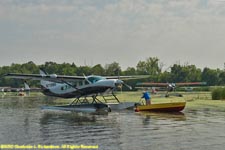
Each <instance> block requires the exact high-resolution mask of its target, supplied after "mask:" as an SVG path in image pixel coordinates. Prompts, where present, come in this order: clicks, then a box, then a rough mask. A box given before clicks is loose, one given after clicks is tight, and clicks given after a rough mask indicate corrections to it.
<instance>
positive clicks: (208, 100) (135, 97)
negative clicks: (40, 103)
mask: <svg viewBox="0 0 225 150" xmlns="http://www.w3.org/2000/svg"><path fill="white" fill-rule="evenodd" d="M179 94H182V95H183V97H175V96H170V97H168V98H166V97H165V92H162V93H157V94H156V95H152V103H166V102H176V101H186V102H187V104H186V109H187V110H188V109H195V110H197V109H213V110H220V111H225V100H212V96H211V92H180V93H179ZM116 95H117V97H118V99H119V100H120V101H121V102H144V99H141V96H142V92H141V91H137V92H117V93H116ZM171 95H172V93H171ZM7 96H10V97H11V96H17V95H16V93H6V95H5V96H2V97H7ZM25 97H26V98H25V99H26V100H29V97H38V98H39V99H40V100H42V99H43V100H49V101H50V103H49V104H57V105H60V104H68V103H70V102H71V101H73V100H74V99H63V98H55V97H46V96H44V95H43V94H42V93H39V92H31V93H30V95H29V96H25ZM110 98H113V97H107V99H110ZM98 99H99V100H101V101H102V102H104V99H103V98H102V97H101V96H99V97H98ZM108 102H116V100H108Z"/></svg>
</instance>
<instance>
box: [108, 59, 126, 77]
mask: <svg viewBox="0 0 225 150" xmlns="http://www.w3.org/2000/svg"><path fill="white" fill-rule="evenodd" d="M105 72H106V75H108V76H118V75H121V72H122V71H121V67H120V65H119V63H117V62H113V63H111V64H106V65H105Z"/></svg>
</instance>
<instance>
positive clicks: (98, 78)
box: [87, 76, 105, 83]
mask: <svg viewBox="0 0 225 150" xmlns="http://www.w3.org/2000/svg"><path fill="white" fill-rule="evenodd" d="M104 79H105V78H104V77H100V76H90V77H87V80H88V81H90V82H91V83H95V82H97V81H99V80H104Z"/></svg>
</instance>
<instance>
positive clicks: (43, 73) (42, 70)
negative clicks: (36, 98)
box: [39, 68, 53, 89]
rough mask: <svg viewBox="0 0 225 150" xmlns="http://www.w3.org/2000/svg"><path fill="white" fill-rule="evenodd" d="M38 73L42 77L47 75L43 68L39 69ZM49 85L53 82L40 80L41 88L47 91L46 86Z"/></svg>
mask: <svg viewBox="0 0 225 150" xmlns="http://www.w3.org/2000/svg"><path fill="white" fill-rule="evenodd" d="M39 72H40V75H43V76H45V75H48V73H47V72H46V71H45V70H44V69H43V68H40V70H39ZM51 83H53V82H50V81H45V80H41V86H42V87H44V88H47V89H48V85H50V84H51Z"/></svg>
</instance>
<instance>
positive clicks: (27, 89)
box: [24, 81, 30, 91]
mask: <svg viewBox="0 0 225 150" xmlns="http://www.w3.org/2000/svg"><path fill="white" fill-rule="evenodd" d="M24 90H25V91H30V87H29V85H28V84H27V82H26V81H25V82H24Z"/></svg>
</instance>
